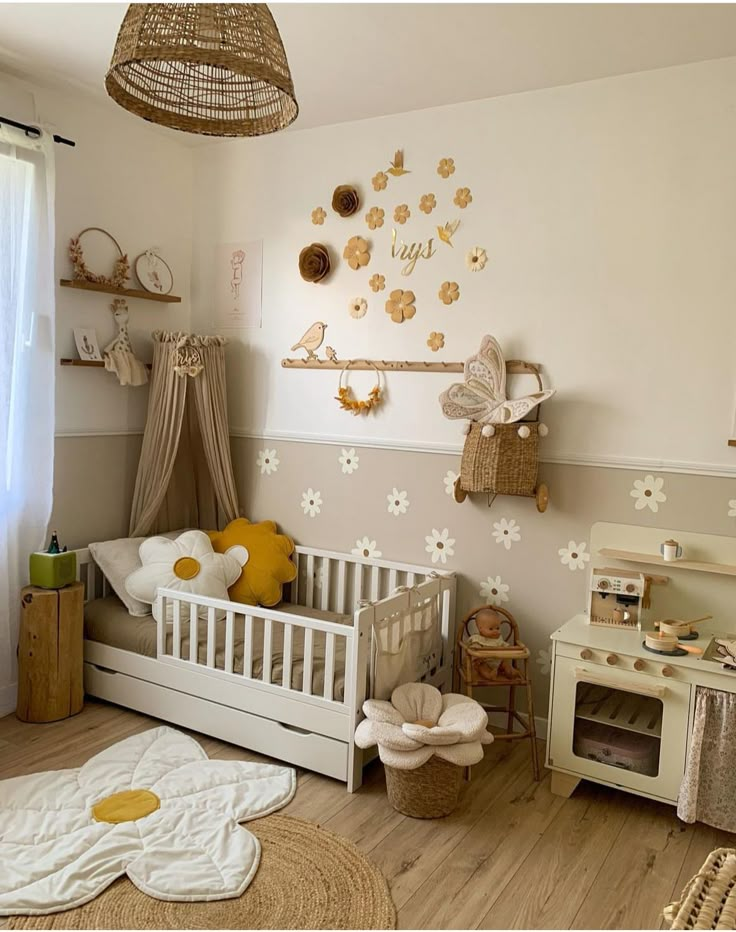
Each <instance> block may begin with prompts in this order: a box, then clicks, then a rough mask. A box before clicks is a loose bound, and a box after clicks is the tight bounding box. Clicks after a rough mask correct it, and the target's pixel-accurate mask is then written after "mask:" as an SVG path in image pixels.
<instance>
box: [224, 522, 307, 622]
mask: <svg viewBox="0 0 736 932" xmlns="http://www.w3.org/2000/svg"><path fill="white" fill-rule="evenodd" d="M277 531H278V529H277V527H276V522H275V521H259V522H258V524H251V523H250V521H248V519H247V518H236V519H235V521H231V522H230V524H228V526H227V527H226V528H225V530H224V531H208V532H207V533H208V534H209V537H210V540H211V541H212V547H213V549H214V551H215V553H226V552H227V551H228V550H229V549H230V548H231V547H244V548H245V550H246V551H247V559H246V560H245V562H244V565H243V572H242V573H241V574H240V576H239V577H238V579H237V580H236V581H235V582H234V583H233V585H232V586H230V588H229V589H228V593H229V595H230V598H231V599H232V600H233V601H234V602H244V603H245V604H246V605H265V606H266V607H269V606H274V605H278V603H279V602H280V601H281V587H282V586H283V585H284V583H288V582H291V581H292V580H293V579H295V578H296V566H295V565H294V564H293V563H292V561H291V560H290V559H289V557H290V555H291V554H292V553H293V552H294V541H293V540H291V538H289V537H287V536H286V535H285V534H279V533H278V532H277Z"/></svg>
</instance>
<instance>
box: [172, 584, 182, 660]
mask: <svg viewBox="0 0 736 932" xmlns="http://www.w3.org/2000/svg"><path fill="white" fill-rule="evenodd" d="M173 640H174V643H173V645H172V656H173V657H175V658H176V659H177V660H179V659H180V657H181V602H180V601H179V600H178V599H175V600H174V629H173Z"/></svg>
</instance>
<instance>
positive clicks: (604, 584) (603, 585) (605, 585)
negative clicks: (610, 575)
mask: <svg viewBox="0 0 736 932" xmlns="http://www.w3.org/2000/svg"><path fill="white" fill-rule="evenodd" d="M609 585H610V583H609V582H608V580H607V579H600V580H598V588H599V589H608V587H609Z"/></svg>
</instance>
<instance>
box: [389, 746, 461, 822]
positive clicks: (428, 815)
mask: <svg viewBox="0 0 736 932" xmlns="http://www.w3.org/2000/svg"><path fill="white" fill-rule="evenodd" d="M384 770H385V771H386V792H387V793H388V801H389V802H390V803H391V805H392V806H393V807H394V809H396V811H397V812H401V813H402V814H403V815H407V816H411V817H412V818H413V819H439V818H441V817H442V816H446V815H449V814H450V813H451V812H453V811H454V810H455V808H456V807H457V804H458V800H459V798H460V787H461V786H462V778H463V768H462V767H458V766H457V764H451V763H449V762H448V761H445V760H440V758H439V757H430V759H429V760H428V761H427V763H426V764H422V766H421V767H417V768H416V769H415V770H397V769H396V768H395V767H389V766H388V764H384Z"/></svg>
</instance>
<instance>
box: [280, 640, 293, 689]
mask: <svg viewBox="0 0 736 932" xmlns="http://www.w3.org/2000/svg"><path fill="white" fill-rule="evenodd" d="M293 633H294V628H293V626H292V625H284V662H283V663H284V670H283V673H282V676H281V685H282V686H284V687H285V688H286V689H291V657H292V636H293Z"/></svg>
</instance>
